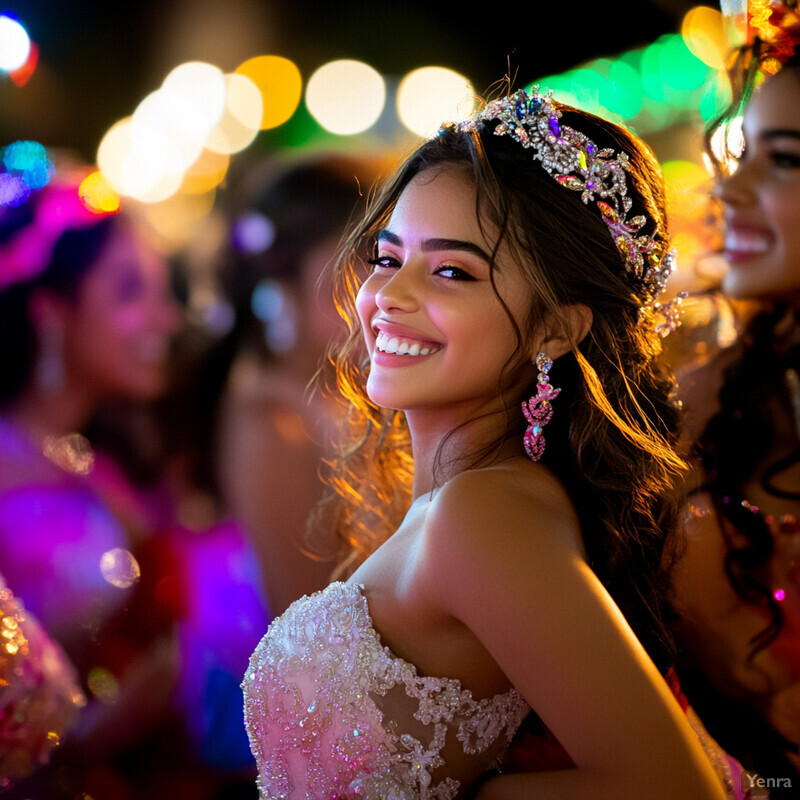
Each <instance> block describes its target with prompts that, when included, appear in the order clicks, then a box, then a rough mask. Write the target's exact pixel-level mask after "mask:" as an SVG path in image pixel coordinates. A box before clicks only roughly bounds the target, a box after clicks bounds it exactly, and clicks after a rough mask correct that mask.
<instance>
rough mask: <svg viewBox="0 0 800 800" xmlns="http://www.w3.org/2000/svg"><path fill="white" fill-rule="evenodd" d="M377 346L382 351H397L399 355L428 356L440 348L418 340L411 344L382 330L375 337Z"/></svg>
mask: <svg viewBox="0 0 800 800" xmlns="http://www.w3.org/2000/svg"><path fill="white" fill-rule="evenodd" d="M375 346H376V347H377V348H378V350H380V351H381V352H382V353H395V354H396V355H399V356H427V355H429V354H430V353H435V352H436V351H437V350H438V349H439V348H438V347H422V346H421V345H420V344H419V343H418V342H412V343H410V344H409V342H407V341H403V340H401V339H399V338H398V337H397V336H392V337H391V338H390V337H389V335H388V334H386V333H383V332H382V331H381V332H380V333H379V334H378V336H377V338H376V339H375Z"/></svg>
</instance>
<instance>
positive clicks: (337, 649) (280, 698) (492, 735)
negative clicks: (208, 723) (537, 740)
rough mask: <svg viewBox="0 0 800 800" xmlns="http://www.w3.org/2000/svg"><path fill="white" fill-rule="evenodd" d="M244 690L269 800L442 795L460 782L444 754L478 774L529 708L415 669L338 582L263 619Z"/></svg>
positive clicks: (516, 699) (443, 798) (356, 589)
mask: <svg viewBox="0 0 800 800" xmlns="http://www.w3.org/2000/svg"><path fill="white" fill-rule="evenodd" d="M242 688H243V690H244V696H245V720H246V724H247V730H248V734H249V736H250V743H251V747H252V750H253V754H254V755H255V758H256V761H257V762H258V768H259V779H258V785H259V789H260V791H261V796H262V798H267V799H268V800H274V799H277V798H292V799H293V800H296V799H297V798H320V799H322V798H325V799H326V800H328V798H350V797H358V798H365V799H366V800H386V798H396V799H397V800H417V798H419V799H420V800H423V799H424V800H427V799H428V798H430V800H450V799H451V798H455V797H456V796H457V795H458V792H459V789H460V784H461V781H460V780H459V779H458V778H456V777H454V776H453V775H452V774H450V773H449V772H448V764H447V763H446V760H447V757H448V755H449V754H450V753H453V755H454V756H456V758H455V761H458V762H459V763H460V764H461V768H459V770H456V771H457V772H458V773H459V775H467V774H469V775H472V776H476V775H477V774H480V772H482V771H483V770H484V769H486V768H488V767H489V766H490V765H491V763H492V761H493V760H494V759H495V758H496V756H497V755H498V754H499V752H500V750H501V749H502V748H503V747H504V746H505V745H507V744H508V742H509V741H510V739H511V737H512V736H513V734H514V732H515V731H516V729H517V728H518V727H519V725H520V723H521V722H522V720H523V718H524V717H525V715H526V714H527V712H528V711H529V708H528V706H527V704H526V703H525V701H524V700H523V699H522V697H521V696H520V695H519V693H518V692H516V691H515V690H514V689H512V690H510V691H509V692H506V693H505V694H498V695H495V696H494V697H491V698H486V699H483V700H475V699H474V698H473V697H472V694H471V692H470V691H469V690H467V689H464V688H462V686H461V684H460V682H459V681H458V680H455V679H450V678H431V677H423V676H420V675H419V674H418V672H417V669H416V667H415V666H414V665H413V664H410V663H409V662H408V661H405V660H403V659H402V658H399V657H398V656H396V655H395V654H394V653H392V651H391V650H389V648H388V647H385V646H384V645H382V644H381V641H380V637H379V635H378V633H377V631H376V630H375V629H374V628H373V626H372V619H371V617H370V613H369V607H368V605H367V600H366V597H365V596H364V594H363V591H362V587H361V586H359V585H357V584H352V583H341V582H336V583H332V584H330V585H329V586H328V587H327V588H326V589H324V590H322V591H321V592H317V593H315V594H313V595H310V596H307V597H303V598H301V599H300V600H298V601H297V602H295V603H294V604H293V605H292V606H291V607H290V608H289V609H288V611H286V613H285V614H284V615H283V616H282V617H280V618H279V619H277V620H275V621H274V622H273V623H272V624H271V625H270V628H269V631H268V632H267V634H266V636H264V638H263V639H262V641H261V643H260V644H259V646H258V647H257V648H256V650H255V652H254V653H253V655H252V657H251V659H250V665H249V667H248V669H247V672H246V674H245V677H244V682H243V684H242ZM465 757H468V758H467V761H468V763H469V768H468V769H466V770H464V769H463V765H464V764H465V763H467V761H465ZM451 772H452V771H451Z"/></svg>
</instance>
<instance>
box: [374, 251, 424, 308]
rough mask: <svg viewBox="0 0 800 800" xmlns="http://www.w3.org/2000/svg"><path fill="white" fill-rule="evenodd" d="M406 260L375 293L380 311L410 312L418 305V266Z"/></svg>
mask: <svg viewBox="0 0 800 800" xmlns="http://www.w3.org/2000/svg"><path fill="white" fill-rule="evenodd" d="M414 267H415V265H414V264H413V263H412V262H410V261H407V262H406V263H405V264H403V265H402V266H401V267H399V268H398V269H396V270H395V271H394V272H393V273H392V275H391V277H390V278H389V280H387V281H385V282H384V283H383V284H382V285H381V286H380V288H379V289H378V291H377V292H376V293H375V303H376V305H377V306H378V308H380V309H381V311H387V312H388V311H395V312H396V311H400V312H406V313H408V312H411V311H414V310H416V309H417V308H418V306H419V291H420V268H419V266H417V268H416V269H414Z"/></svg>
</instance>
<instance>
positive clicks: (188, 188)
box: [180, 149, 231, 194]
mask: <svg viewBox="0 0 800 800" xmlns="http://www.w3.org/2000/svg"><path fill="white" fill-rule="evenodd" d="M230 163H231V158H230V156H229V155H228V154H226V153H218V152H215V151H214V150H205V149H204V150H203V151H202V152H201V153H200V155H199V157H198V158H197V160H196V161H195V162H194V164H192V165H191V166H190V167H189V168H188V169H187V170H186V172H184V173H183V182H182V183H181V188H180V191H181V192H182V193H183V194H204V193H206V192H210V191H213V190H214V189H216V188H217V186H219V185H220V184H221V183H222V182H223V181H224V180H225V176H226V175H227V174H228V167H229V166H230Z"/></svg>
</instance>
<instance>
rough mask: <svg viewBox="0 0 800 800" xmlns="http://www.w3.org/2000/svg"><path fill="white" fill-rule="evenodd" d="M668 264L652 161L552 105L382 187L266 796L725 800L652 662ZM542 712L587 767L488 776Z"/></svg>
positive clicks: (622, 136)
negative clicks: (324, 529) (322, 528)
mask: <svg viewBox="0 0 800 800" xmlns="http://www.w3.org/2000/svg"><path fill="white" fill-rule="evenodd" d="M582 201H583V202H582ZM367 265H368V266H367ZM670 265H671V256H670V253H669V247H668V241H667V232H666V229H665V219H664V211H663V196H662V185H661V180H660V173H659V172H658V169H657V166H656V164H655V162H654V159H653V157H652V155H651V154H650V153H649V151H647V150H646V149H645V147H644V146H643V145H642V144H641V143H640V142H638V141H636V140H634V139H633V138H632V137H631V136H630V135H629V134H627V133H626V132H625V131H623V130H621V129H620V128H618V127H616V126H614V125H612V124H610V123H608V122H605V121H603V120H601V119H598V118H595V117H593V116H591V115H588V114H585V113H583V112H580V111H578V110H576V109H572V108H569V107H565V106H560V105H558V104H557V103H555V102H554V101H553V100H552V99H551V98H550V97H549V96H545V95H541V94H539V93H538V91H535V92H534V93H533V94H532V95H527V94H525V93H524V92H518V93H516V94H515V95H512V96H510V97H506V98H502V99H499V100H497V101H495V102H493V103H490V104H489V105H488V106H487V107H486V108H485V109H484V111H483V112H481V114H480V115H478V116H477V117H476V118H475V119H472V120H469V121H467V122H465V123H461V124H459V125H449V126H447V127H445V128H443V129H442V130H441V131H440V133H439V135H438V136H437V137H436V138H434V139H432V140H430V141H428V142H426V143H425V144H423V145H422V146H421V147H420V148H419V150H418V151H417V152H416V153H415V154H414V155H412V156H411V157H410V158H409V160H408V161H407V162H406V163H405V164H404V166H403V167H402V168H401V169H400V170H399V172H398V173H397V175H396V177H395V178H394V179H393V180H392V181H391V182H390V183H389V184H388V185H387V186H386V187H385V188H384V189H383V190H382V191H381V193H380V194H379V195H378V196H377V197H376V199H375V202H374V204H373V206H372V208H371V210H370V211H369V212H368V213H367V215H366V217H365V219H364V220H363V221H362V222H361V224H360V225H359V226H358V227H357V228H356V229H355V231H354V232H353V235H352V237H351V239H350V241H349V248H348V251H347V254H346V257H345V259H344V260H343V262H342V264H341V267H340V270H339V274H338V298H339V301H340V303H341V305H342V307H343V309H344V310H345V313H346V316H347V318H348V320H349V321H350V329H351V336H350V339H349V340H348V342H347V343H346V344H345V346H344V348H343V350H342V351H341V352H340V353H339V355H338V356H337V358H336V369H337V375H336V378H337V383H338V386H339V388H340V390H341V392H342V395H343V397H344V400H345V402H346V404H347V407H348V408H349V409H350V415H349V417H348V419H347V426H346V428H347V433H348V435H349V446H348V447H344V448H343V449H342V451H341V454H340V457H339V459H338V460H337V461H336V463H335V464H334V465H333V466H334V470H333V474H332V476H331V482H332V484H333V486H334V488H335V489H336V490H337V495H335V496H334V497H333V498H332V500H331V503H330V504H329V505H328V506H326V507H324V508H323V512H327V514H325V513H323V517H324V518H326V519H327V520H330V522H331V524H332V525H333V526H334V527H335V530H336V531H337V533H338V534H339V536H340V537H341V540H342V543H343V545H344V546H345V548H346V553H345V554H344V555H345V558H344V559H343V572H342V577H345V576H349V579H348V580H347V582H335V583H332V584H331V585H330V586H328V587H327V588H326V589H325V590H323V591H322V592H320V593H317V594H316V595H313V596H311V597H307V598H304V599H302V600H300V601H298V602H297V603H295V604H294V605H293V606H292V607H291V608H290V609H289V611H288V612H287V613H286V614H285V615H284V616H283V617H282V618H281V619H280V620H278V621H276V622H274V623H273V624H272V626H271V627H270V629H269V631H268V633H267V635H266V636H265V638H264V639H263V641H262V643H261V644H260V646H259V647H258V649H257V650H256V652H255V653H254V655H253V657H252V659H251V663H250V667H249V669H248V671H247V673H246V675H245V679H244V683H243V686H244V691H245V698H246V700H245V701H246V716H247V723H248V729H249V733H250V737H251V743H252V747H253V751H254V754H255V755H256V758H257V760H258V762H259V766H260V779H259V784H260V789H261V792H262V795H263V796H264V797H267V798H277V797H292V798H296V797H309V796H310V797H368V798H386V797H406V798H437V799H438V800H442V799H443V798H454V797H457V796H465V795H466V794H467V793H468V792H471V791H472V792H474V791H478V794H477V796H478V797H481V798H493V797H498V798H506V799H507V800H508V799H509V798H514V797H536V798H580V797H587V798H589V797H591V798H603V797H608V798H612V797H613V798H619V797H632V798H640V797H648V798H686V797H692V798H698V800H699V799H700V798H721V797H722V796H723V789H722V786H721V784H720V783H719V782H718V781H717V778H716V776H715V774H714V772H713V770H712V768H711V766H710V764H709V762H708V761H707V760H706V758H705V757H704V754H703V752H702V750H701V748H700V746H699V744H698V742H697V739H696V737H695V736H694V734H693V732H692V730H691V728H690V727H689V724H688V723H687V721H686V718H685V717H684V715H683V714H682V712H681V710H680V708H679V705H678V703H677V702H676V701H675V699H674V697H673V696H672V695H671V694H670V692H669V690H668V688H667V685H666V683H665V682H664V681H663V680H662V677H661V675H660V674H659V668H661V669H662V670H665V669H666V668H667V667H668V665H669V664H670V661H671V656H670V648H669V644H668V637H667V636H666V634H665V632H664V625H663V621H662V616H663V614H664V613H665V603H664V601H663V595H662V589H663V573H662V566H663V564H664V563H665V560H666V559H667V557H668V545H669V539H670V533H671V531H672V530H673V524H674V509H673V508H672V506H671V505H670V504H669V502H667V501H666V500H665V499H664V497H665V496H666V493H667V492H668V490H669V489H670V488H671V486H672V484H673V481H674V480H675V478H676V477H677V476H678V475H680V474H681V472H682V466H683V465H682V462H681V460H680V458H679V457H678V456H677V455H676V453H675V450H674V448H673V440H674V431H675V428H676V421H677V420H676V411H675V407H674V406H673V404H672V402H671V401H670V399H669V392H670V389H671V383H670V381H668V379H667V378H666V376H665V375H664V374H662V372H661V371H660V369H659V367H658V364H657V361H656V357H657V354H658V351H659V350H660V347H659V339H658V334H657V332H656V328H657V326H658V325H659V324H661V323H660V321H659V319H658V318H657V317H656V314H655V313H654V302H655V298H656V297H657V296H658V295H659V293H660V291H661V289H662V288H663V283H664V281H665V280H666V276H667V274H668V272H669V268H670ZM665 324H668V323H665ZM551 365H552V372H551V371H550V368H551ZM523 401H524V405H523ZM521 406H522V408H523V410H524V415H523V414H522V413H520V407H521ZM551 417H552V419H551ZM526 420H527V422H528V424H529V427H528V429H527V431H526V432H524V435H523V431H524V430H525V426H526ZM545 425H546V427H545ZM545 438H546V440H547V441H546V443H545ZM648 652H649V654H650V655H649V656H648ZM439 676H447V677H439ZM530 709H533V710H534V711H535V712H536V714H538V715H539V717H540V718H541V719H542V720H543V722H544V723H545V724H546V725H547V726H548V728H549V729H550V730H551V731H552V732H553V733H554V735H555V736H556V737H557V738H558V740H559V741H560V743H561V744H562V745H563V747H564V748H565V750H566V751H567V752H568V754H569V756H570V758H571V759H572V761H573V762H574V764H575V766H576V768H575V769H567V770H558V771H556V770H551V771H544V772H540V773H538V774H534V773H528V774H517V775H499V776H495V777H493V778H491V779H489V780H486V781H485V782H483V783H482V785H481V786H480V787H478V786H477V785H476V782H477V781H478V779H479V777H480V776H481V775H483V774H484V773H485V771H486V770H487V768H488V767H489V766H490V765H491V764H492V762H493V761H494V759H495V757H496V756H497V755H498V753H499V752H500V751H501V750H502V749H503V747H504V746H505V745H506V743H507V742H508V741H509V740H510V738H511V737H512V736H513V734H514V732H515V730H516V729H517V728H518V726H519V724H520V722H521V721H522V719H523V718H524V717H525V716H526V715H527V714H528V713H529V711H530Z"/></svg>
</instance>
